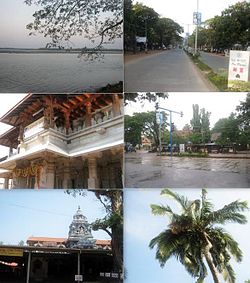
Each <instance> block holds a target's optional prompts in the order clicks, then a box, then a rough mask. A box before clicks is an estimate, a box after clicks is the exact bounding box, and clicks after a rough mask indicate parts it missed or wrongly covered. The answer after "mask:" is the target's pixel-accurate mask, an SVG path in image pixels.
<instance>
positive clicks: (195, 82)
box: [124, 49, 214, 92]
mask: <svg viewBox="0 0 250 283" xmlns="http://www.w3.org/2000/svg"><path fill="white" fill-rule="evenodd" d="M124 83H125V92H138V91H153V92H154V91H157V92H164V91H213V90H214V89H212V87H211V86H210V85H209V84H208V82H206V81H205V79H204V78H203V77H202V75H201V74H200V72H199V71H197V69H196V67H195V66H194V64H193V63H192V62H191V60H190V59H189V58H188V56H187V55H186V53H185V52H184V51H183V50H181V49H173V50H167V51H165V52H161V53H157V54H154V55H152V56H148V57H144V58H140V59H137V60H134V61H130V62H128V63H127V64H125V82H124Z"/></svg>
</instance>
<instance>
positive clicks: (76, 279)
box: [75, 275, 83, 281]
mask: <svg viewBox="0 0 250 283" xmlns="http://www.w3.org/2000/svg"><path fill="white" fill-rule="evenodd" d="M75 281H83V276H82V275H75Z"/></svg>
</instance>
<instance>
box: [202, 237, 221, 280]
mask: <svg viewBox="0 0 250 283" xmlns="http://www.w3.org/2000/svg"><path fill="white" fill-rule="evenodd" d="M204 237H205V241H206V243H207V245H206V247H205V251H204V256H205V258H206V261H207V264H208V267H209V269H210V271H211V273H212V276H213V279H214V283H220V280H219V274H218V271H217V269H216V267H215V265H214V263H213V258H212V256H211V254H210V249H211V248H212V244H211V243H210V241H209V240H208V238H207V235H206V234H204Z"/></svg>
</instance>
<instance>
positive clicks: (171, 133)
mask: <svg viewBox="0 0 250 283" xmlns="http://www.w3.org/2000/svg"><path fill="white" fill-rule="evenodd" d="M157 109H162V110H164V111H168V112H169V113H170V152H171V157H172V155H173V131H172V113H176V114H179V115H181V117H182V116H183V112H182V111H181V112H177V111H174V110H170V109H166V108H163V107H159V106H158V105H157Z"/></svg>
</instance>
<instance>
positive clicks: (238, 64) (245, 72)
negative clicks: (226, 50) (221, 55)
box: [228, 50, 250, 87]
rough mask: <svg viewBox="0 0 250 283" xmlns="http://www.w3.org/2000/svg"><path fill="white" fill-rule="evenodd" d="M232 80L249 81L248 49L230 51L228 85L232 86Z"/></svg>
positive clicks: (249, 52)
mask: <svg viewBox="0 0 250 283" xmlns="http://www.w3.org/2000/svg"><path fill="white" fill-rule="evenodd" d="M234 81H244V82H248V81H250V51H239V50H231V51H230V56H229V70H228V86H229V87H232V86H233V82H234Z"/></svg>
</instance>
